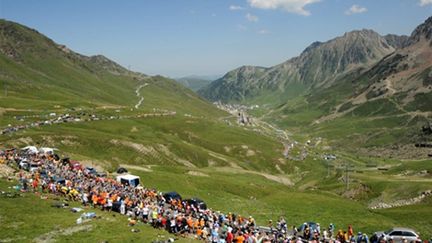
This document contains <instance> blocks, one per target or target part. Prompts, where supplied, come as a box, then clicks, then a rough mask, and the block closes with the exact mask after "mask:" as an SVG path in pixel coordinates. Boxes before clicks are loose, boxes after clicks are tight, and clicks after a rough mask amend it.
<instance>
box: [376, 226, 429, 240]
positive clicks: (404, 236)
mask: <svg viewBox="0 0 432 243" xmlns="http://www.w3.org/2000/svg"><path fill="white" fill-rule="evenodd" d="M380 238H383V239H384V240H386V241H388V240H390V239H392V240H393V242H403V240H407V241H408V242H421V239H420V236H419V235H418V234H417V233H416V232H415V231H414V230H412V229H409V228H391V229H389V230H387V231H379V232H375V233H374V234H373V236H372V238H371V241H372V240H375V239H378V240H379V239H380Z"/></svg>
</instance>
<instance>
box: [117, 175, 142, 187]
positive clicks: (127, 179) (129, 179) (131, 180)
mask: <svg viewBox="0 0 432 243" xmlns="http://www.w3.org/2000/svg"><path fill="white" fill-rule="evenodd" d="M117 181H118V182H120V183H121V184H124V185H126V184H128V185H131V186H133V187H137V186H138V185H139V183H140V178H139V176H135V175H119V176H117Z"/></svg>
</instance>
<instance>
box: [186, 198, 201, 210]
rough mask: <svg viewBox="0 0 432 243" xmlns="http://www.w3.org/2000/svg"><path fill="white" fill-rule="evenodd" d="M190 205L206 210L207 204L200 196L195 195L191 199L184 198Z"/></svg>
mask: <svg viewBox="0 0 432 243" xmlns="http://www.w3.org/2000/svg"><path fill="white" fill-rule="evenodd" d="M184 201H185V202H186V203H187V204H188V205H191V206H194V207H195V208H198V209H202V210H206V209H207V205H206V204H205V202H204V201H203V200H201V199H199V198H196V197H193V198H191V199H186V200H184Z"/></svg>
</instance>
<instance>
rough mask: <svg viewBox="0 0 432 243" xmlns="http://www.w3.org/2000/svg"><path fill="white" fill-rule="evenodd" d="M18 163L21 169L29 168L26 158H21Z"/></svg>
mask: <svg viewBox="0 0 432 243" xmlns="http://www.w3.org/2000/svg"><path fill="white" fill-rule="evenodd" d="M18 165H19V168H20V169H23V170H29V169H30V164H29V162H28V161H27V160H21V161H20V162H19V164H18Z"/></svg>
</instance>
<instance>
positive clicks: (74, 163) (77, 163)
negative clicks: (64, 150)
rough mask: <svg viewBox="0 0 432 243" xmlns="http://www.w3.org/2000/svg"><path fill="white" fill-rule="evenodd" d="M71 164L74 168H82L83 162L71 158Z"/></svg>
mask: <svg viewBox="0 0 432 243" xmlns="http://www.w3.org/2000/svg"><path fill="white" fill-rule="evenodd" d="M69 166H70V167H71V168H72V170H82V165H81V163H80V162H78V161H75V160H70V161H69Z"/></svg>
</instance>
